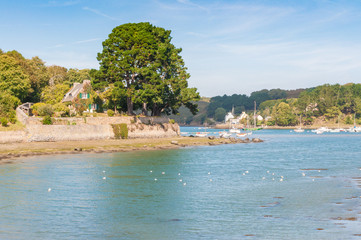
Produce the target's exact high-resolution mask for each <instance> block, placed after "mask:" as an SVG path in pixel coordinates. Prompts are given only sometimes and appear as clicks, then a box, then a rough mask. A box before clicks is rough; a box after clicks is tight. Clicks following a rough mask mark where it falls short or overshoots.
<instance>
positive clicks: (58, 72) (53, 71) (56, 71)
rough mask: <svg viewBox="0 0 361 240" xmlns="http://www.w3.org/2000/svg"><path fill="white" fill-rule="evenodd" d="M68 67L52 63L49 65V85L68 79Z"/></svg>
mask: <svg viewBox="0 0 361 240" xmlns="http://www.w3.org/2000/svg"><path fill="white" fill-rule="evenodd" d="M67 72H68V69H66V68H65V67H60V66H56V65H52V66H50V67H48V73H49V85H50V86H52V85H55V84H59V83H63V82H64V81H65V80H66V76H67Z"/></svg>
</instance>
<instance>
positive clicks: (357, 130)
mask: <svg viewBox="0 0 361 240" xmlns="http://www.w3.org/2000/svg"><path fill="white" fill-rule="evenodd" d="M347 132H361V127H356V126H355V127H350V128H349V129H347Z"/></svg>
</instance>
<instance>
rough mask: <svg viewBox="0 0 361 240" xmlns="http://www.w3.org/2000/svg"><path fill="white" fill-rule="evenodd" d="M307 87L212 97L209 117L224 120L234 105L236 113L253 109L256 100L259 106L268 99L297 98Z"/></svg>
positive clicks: (208, 109)
mask: <svg viewBox="0 0 361 240" xmlns="http://www.w3.org/2000/svg"><path fill="white" fill-rule="evenodd" d="M303 91H305V89H297V90H282V89H271V90H267V89H263V90H260V91H255V92H252V93H251V95H250V96H247V95H245V94H233V95H232V96H227V95H223V96H216V97H212V98H211V100H210V104H209V106H208V107H207V117H209V118H214V119H215V120H216V121H222V120H223V119H224V116H225V114H226V112H230V111H231V110H232V108H233V107H234V113H235V114H241V113H242V112H245V111H249V110H253V109H254V102H256V104H257V108H258V106H259V105H260V104H261V103H262V102H264V101H267V100H277V99H286V98H297V97H298V96H299V95H300V93H301V92H303Z"/></svg>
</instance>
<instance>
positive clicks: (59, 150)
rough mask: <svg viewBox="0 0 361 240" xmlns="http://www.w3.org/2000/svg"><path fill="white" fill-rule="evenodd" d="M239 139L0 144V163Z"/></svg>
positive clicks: (226, 141) (241, 141) (189, 138)
mask: <svg viewBox="0 0 361 240" xmlns="http://www.w3.org/2000/svg"><path fill="white" fill-rule="evenodd" d="M248 142H252V141H244V140H241V139H223V138H215V139H208V138H192V137H173V138H157V139H155V138H154V139H122V140H86V141H60V142H30V143H24V142H20V143H7V144H0V163H6V162H8V160H9V159H14V158H19V157H26V156H35V155H49V154H76V153H103V152H128V151H144V150H159V149H177V148H181V147H187V146H202V145H220V144H235V143H248Z"/></svg>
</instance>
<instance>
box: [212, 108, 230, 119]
mask: <svg viewBox="0 0 361 240" xmlns="http://www.w3.org/2000/svg"><path fill="white" fill-rule="evenodd" d="M226 114H227V112H226V109H224V108H217V109H216V111H215V114H214V120H216V121H218V122H222V121H224V118H225V116H226Z"/></svg>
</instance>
